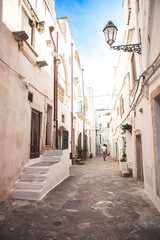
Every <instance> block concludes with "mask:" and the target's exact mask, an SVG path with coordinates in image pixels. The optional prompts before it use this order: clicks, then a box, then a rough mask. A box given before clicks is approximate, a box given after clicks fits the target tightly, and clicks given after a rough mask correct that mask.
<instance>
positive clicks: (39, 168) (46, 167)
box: [24, 162, 54, 173]
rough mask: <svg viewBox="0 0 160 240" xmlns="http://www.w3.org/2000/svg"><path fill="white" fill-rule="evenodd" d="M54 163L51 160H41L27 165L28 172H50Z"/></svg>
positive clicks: (26, 170)
mask: <svg viewBox="0 0 160 240" xmlns="http://www.w3.org/2000/svg"><path fill="white" fill-rule="evenodd" d="M53 164H54V163H52V162H51V163H50V162H39V163H36V164H33V165H30V166H26V167H25V168H24V169H25V172H26V173H48V172H49V171H50V166H51V165H53Z"/></svg>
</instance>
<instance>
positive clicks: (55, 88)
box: [49, 26, 58, 149]
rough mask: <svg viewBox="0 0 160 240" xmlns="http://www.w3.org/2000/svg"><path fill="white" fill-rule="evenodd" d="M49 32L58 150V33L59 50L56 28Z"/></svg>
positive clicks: (51, 28) (50, 28)
mask: <svg viewBox="0 0 160 240" xmlns="http://www.w3.org/2000/svg"><path fill="white" fill-rule="evenodd" d="M49 31H50V37H51V40H52V43H53V47H54V55H53V56H54V77H53V78H54V119H53V120H54V122H55V128H56V137H55V147H56V149H58V98H57V97H58V84H57V82H58V65H57V64H56V56H57V53H58V32H57V48H56V44H55V42H54V39H53V36H52V32H53V31H54V27H53V26H50V27H49Z"/></svg>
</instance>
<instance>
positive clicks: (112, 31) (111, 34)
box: [103, 21, 118, 46]
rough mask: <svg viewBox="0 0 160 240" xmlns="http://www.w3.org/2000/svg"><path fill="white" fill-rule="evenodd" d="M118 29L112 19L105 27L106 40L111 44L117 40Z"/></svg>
mask: <svg viewBox="0 0 160 240" xmlns="http://www.w3.org/2000/svg"><path fill="white" fill-rule="evenodd" d="M117 31H118V29H117V27H116V26H115V25H114V24H113V23H112V22H111V21H109V22H108V23H107V25H106V26H105V27H104V29H103V32H104V36H105V39H106V42H107V43H108V44H109V45H110V46H112V44H113V43H114V42H115V40H116V35H117Z"/></svg>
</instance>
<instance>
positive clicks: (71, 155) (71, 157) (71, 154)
mask: <svg viewBox="0 0 160 240" xmlns="http://www.w3.org/2000/svg"><path fill="white" fill-rule="evenodd" d="M70 159H72V164H73V43H71V153H70Z"/></svg>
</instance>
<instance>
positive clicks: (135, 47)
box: [103, 21, 141, 54]
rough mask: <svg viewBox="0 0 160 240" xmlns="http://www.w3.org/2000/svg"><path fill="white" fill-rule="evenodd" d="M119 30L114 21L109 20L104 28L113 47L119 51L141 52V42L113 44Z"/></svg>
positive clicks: (106, 36)
mask: <svg viewBox="0 0 160 240" xmlns="http://www.w3.org/2000/svg"><path fill="white" fill-rule="evenodd" d="M117 31H118V28H117V27H116V26H115V25H114V24H113V23H112V21H109V22H108V23H107V25H106V26H105V27H104V29H103V32H104V36H105V39H106V42H107V43H108V45H109V46H110V48H111V49H114V50H117V51H119V50H123V51H124V52H133V51H134V52H136V53H138V54H141V43H136V44H128V45H118V46H112V44H113V43H114V42H115V40H116V35H117Z"/></svg>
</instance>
